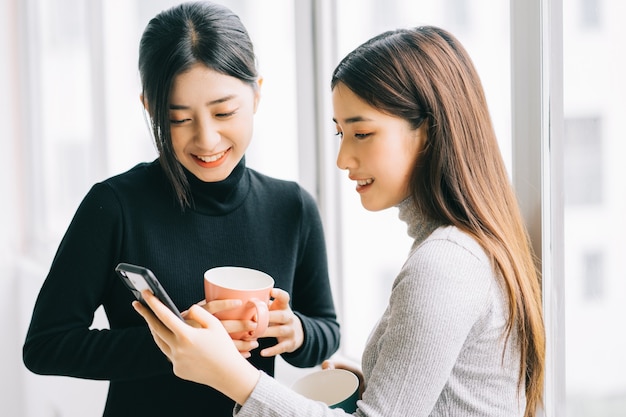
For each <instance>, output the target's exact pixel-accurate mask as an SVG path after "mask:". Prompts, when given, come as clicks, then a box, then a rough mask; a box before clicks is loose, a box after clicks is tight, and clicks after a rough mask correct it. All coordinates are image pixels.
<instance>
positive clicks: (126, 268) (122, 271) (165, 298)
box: [115, 262, 183, 320]
mask: <svg viewBox="0 0 626 417" xmlns="http://www.w3.org/2000/svg"><path fill="white" fill-rule="evenodd" d="M115 272H117V274H118V275H119V276H120V278H121V279H122V282H124V285H126V287H127V288H128V289H129V290H130V291H131V292H132V293H133V294H134V296H135V298H136V299H137V300H138V301H139V302H141V303H142V304H143V305H144V306H146V307H148V305H147V304H146V302H145V300H144V299H143V297H142V296H141V290H139V289H137V288H136V287H135V284H133V282H132V280H131V279H130V278H129V277H128V275H127V274H129V273H130V274H136V275H139V276H141V277H142V278H143V280H144V281H145V283H146V284H147V286H148V288H149V289H150V291H152V293H153V294H154V295H155V296H156V297H157V298H158V299H159V300H161V302H162V303H163V304H165V305H166V306H167V307H168V308H169V309H170V310H172V312H173V313H174V314H176V315H177V316H178V318H180V319H181V320H183V316H182V315H181V314H180V311H179V310H178V308H177V307H176V305H175V304H174V302H173V301H172V299H171V298H170V296H169V295H167V292H165V289H164V288H163V286H162V285H161V283H160V282H159V280H158V279H157V278H156V276H155V275H154V274H153V273H152V271H150V270H149V269H148V268H145V267H143V266H138V265H133V264H128V263H124V262H122V263H120V264H118V265H117V266H116V267H115ZM148 308H150V307H148Z"/></svg>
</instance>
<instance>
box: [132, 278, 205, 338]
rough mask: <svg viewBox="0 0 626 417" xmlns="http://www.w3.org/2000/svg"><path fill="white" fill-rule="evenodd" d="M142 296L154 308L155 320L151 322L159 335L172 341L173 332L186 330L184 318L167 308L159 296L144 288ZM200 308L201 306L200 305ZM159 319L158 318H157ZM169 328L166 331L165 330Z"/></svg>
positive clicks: (178, 332)
mask: <svg viewBox="0 0 626 417" xmlns="http://www.w3.org/2000/svg"><path fill="white" fill-rule="evenodd" d="M141 296H142V297H143V299H144V300H145V301H146V303H147V304H148V306H150V309H151V310H152V313H153V316H152V317H155V316H156V317H155V319H154V320H152V321H151V322H149V323H151V327H152V328H153V329H154V330H156V331H157V333H159V335H160V336H161V337H162V338H163V339H164V340H165V342H168V343H169V342H170V339H169V338H171V337H172V333H177V334H180V333H181V332H183V331H184V329H185V326H187V324H185V323H184V322H183V321H182V320H180V319H179V318H178V317H176V315H175V314H174V313H172V311H171V310H170V309H169V308H167V307H166V306H165V305H164V304H163V303H162V302H161V301H159V299H158V298H156V297H155V296H154V294H152V292H150V291H149V290H144V291H142V292H141ZM198 308H200V307H198ZM156 319H158V320H156ZM165 329H167V330H169V331H168V332H165V331H164V330H165Z"/></svg>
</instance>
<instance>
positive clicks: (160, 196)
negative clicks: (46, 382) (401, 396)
mask: <svg viewBox="0 0 626 417" xmlns="http://www.w3.org/2000/svg"><path fill="white" fill-rule="evenodd" d="M139 67H140V73H141V79H142V87H143V91H142V100H143V103H144V105H145V107H146V110H147V111H148V114H149V115H150V120H151V123H152V128H153V134H154V137H155V142H156V144H157V148H158V150H159V158H158V160H156V161H154V162H151V163H142V164H139V165H137V166H135V167H134V168H132V169H131V170H129V171H127V172H125V173H123V174H120V175H118V176H115V177H112V178H109V179H108V180H106V181H103V182H101V183H98V184H96V185H94V186H93V188H92V189H91V190H90V191H89V193H88V194H87V196H86V197H85V198H84V200H83V202H82V203H81V205H80V207H79V208H78V210H77V212H76V214H75V216H74V218H73V220H72V222H71V224H70V226H69V228H68V230H67V232H66V234H65V236H64V238H63V240H62V242H61V244H60V246H59V249H58V251H57V254H56V256H55V258H54V261H53V263H52V266H51V268H50V272H49V274H48V276H47V278H46V280H45V282H44V284H43V287H42V288H41V291H40V294H39V297H38V299H37V303H36V305H35V308H34V312H33V317H32V321H31V325H30V328H29V330H28V334H27V337H26V342H25V344H24V362H25V364H26V366H27V367H28V368H29V369H30V370H32V371H33V372H35V373H39V374H48V375H66V376H73V377H78V378H87V379H98V380H109V381H110V388H109V394H108V398H107V403H106V406H105V411H104V415H105V416H122V415H133V416H161V415H163V416H174V415H203V416H213V415H214V416H224V415H230V414H231V413H232V409H233V405H234V403H233V402H232V401H231V400H230V399H228V398H227V397H225V396H223V395H222V394H220V393H218V392H217V391H214V390H212V389H211V388H208V387H205V386H202V385H199V384H194V383H190V382H187V381H183V380H181V379H179V378H177V377H176V376H175V375H174V374H173V372H172V365H171V363H169V362H168V360H167V359H166V357H165V356H164V355H163V354H162V353H161V351H160V350H159V349H158V348H157V346H156V345H155V343H154V341H153V339H152V337H151V335H150V332H149V330H148V328H147V327H146V325H145V322H144V321H143V320H142V318H141V317H140V316H139V315H137V313H136V312H135V311H133V309H132V306H131V300H132V297H133V295H132V294H131V293H130V292H129V291H128V290H127V289H126V288H125V287H124V284H123V283H122V281H121V280H120V279H119V278H118V277H117V276H116V274H115V271H114V268H115V266H116V265H117V264H118V263H119V262H128V263H133V264H137V265H142V266H146V267H148V268H150V269H151V270H152V271H153V272H154V273H155V275H156V276H157V277H158V279H159V280H160V281H161V283H162V284H163V287H165V288H166V290H167V292H168V293H169V295H170V297H171V298H172V300H173V301H174V303H175V304H176V305H177V306H178V307H179V309H181V310H185V309H187V308H188V307H189V306H191V305H192V304H194V303H197V302H199V301H201V300H202V299H203V298H204V282H203V274H204V271H206V270H207V269H210V268H212V267H216V266H224V265H231V266H243V267H249V268H254V269H259V270H261V271H263V272H266V273H268V274H269V275H271V276H272V277H273V278H274V280H275V289H273V290H272V297H273V298H274V301H273V302H272V304H271V306H270V322H271V324H270V327H269V328H268V330H267V331H266V332H265V334H264V337H263V338H261V339H258V340H250V341H243V340H236V341H234V343H235V345H236V347H237V348H238V350H239V351H240V352H241V353H242V354H243V355H244V356H246V357H248V356H249V360H250V362H251V363H252V364H254V365H255V366H256V367H257V368H259V369H261V370H264V371H265V372H267V373H269V374H273V371H274V357H275V356H276V355H278V354H281V355H282V356H283V358H284V359H285V360H286V361H287V362H289V363H291V364H293V365H295V366H299V367H310V366H315V365H317V364H319V363H321V362H322V361H323V360H324V359H326V358H328V357H329V356H330V355H332V354H333V353H334V352H335V351H336V349H337V347H338V345H339V325H338V323H337V321H336V315H335V309H334V305H333V299H332V295H331V291H330V284H329V279H328V268H327V263H326V249H325V245H324V235H323V230H322V225H321V221H320V216H319V213H318V210H317V206H316V204H315V201H314V200H313V198H312V197H311V195H310V194H308V193H307V192H306V191H305V190H304V189H302V188H301V187H300V186H299V185H297V184H296V183H294V182H290V181H283V180H277V179H273V178H270V177H267V176H265V175H263V174H260V173H259V172H256V171H254V170H252V169H250V168H248V167H246V165H245V157H244V154H245V151H246V149H247V147H248V145H249V143H250V140H251V137H252V125H253V117H254V113H255V111H256V108H257V104H258V101H259V98H260V96H259V90H260V87H261V79H260V78H259V77H258V75H257V73H256V67H255V58H254V52H253V48H252V44H251V43H250V39H249V37H248V35H247V33H246V30H245V28H244V27H243V25H242V24H241V22H240V21H239V19H238V17H237V16H236V15H234V14H233V13H232V12H231V11H230V10H228V9H226V8H224V7H222V6H218V5H215V4H211V3H206V2H203V3H187V4H182V5H179V6H176V7H174V8H172V9H169V10H166V11H164V12H162V13H160V14H159V15H157V16H156V17H155V18H154V19H152V20H151V21H150V23H149V24H148V26H147V28H146V30H145V31H144V35H143V37H142V40H141V45H140V59H139ZM100 306H103V307H104V310H105V312H106V315H107V319H108V321H109V327H110V329H106V330H97V329H91V328H90V327H91V325H92V321H93V316H94V312H95V310H96V309H97V308H99V307H100ZM222 307H223V306H222ZM205 308H206V309H207V310H208V311H210V312H215V311H217V309H219V308H220V306H219V305H217V304H214V303H207V304H206V305H205ZM223 324H224V327H225V328H226V329H227V330H228V331H229V332H235V331H239V330H241V329H248V326H251V325H253V324H252V323H247V322H235V321H225V322H223Z"/></svg>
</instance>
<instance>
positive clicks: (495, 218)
mask: <svg viewBox="0 0 626 417" xmlns="http://www.w3.org/2000/svg"><path fill="white" fill-rule="evenodd" d="M331 87H332V94H333V108H334V119H333V120H334V122H335V124H336V126H337V134H338V136H340V138H341V146H340V150H339V154H338V157H337V165H338V167H339V168H341V169H344V170H347V171H348V174H349V177H350V179H352V180H354V181H356V191H357V192H358V193H359V195H360V198H361V203H362V205H363V207H365V208H366V209H367V210H373V211H376V210H383V209H387V208H390V207H398V208H399V217H400V219H401V220H402V221H404V222H405V223H406V224H407V230H408V233H409V235H410V236H411V237H412V238H413V239H414V243H413V246H412V248H411V249H410V252H409V255H408V258H407V260H406V262H405V264H404V266H403V267H402V269H401V271H400V273H399V274H398V277H397V278H396V280H395V282H394V284H393V288H392V292H391V296H390V299H389V304H388V307H387V309H386V311H385V312H384V314H383V316H382V317H381V319H380V321H379V323H378V324H377V326H376V327H375V328H374V330H373V332H372V334H371V336H370V338H369V340H368V342H367V346H366V348H365V351H364V353H363V358H362V369H363V374H362V377H363V381H364V390H363V393H362V397H361V399H360V401H358V402H357V405H358V409H357V410H356V412H355V415H357V416H372V417H373V416H494V417H496V416H497V417H503V416H524V417H534V416H535V415H536V410H537V408H538V407H539V406H540V405H541V395H542V388H543V372H544V360H545V335H544V326H543V318H542V311H541V292H540V277H539V274H538V272H537V269H536V266H535V263H534V258H533V254H532V250H531V247H530V244H529V239H528V235H527V232H526V230H525V228H524V224H523V221H522V217H521V215H520V211H519V208H518V204H517V201H516V198H515V195H514V192H513V190H512V187H511V185H510V182H509V178H508V175H507V172H506V169H505V166H504V163H503V160H502V157H501V155H500V151H499V149H498V143H497V140H496V137H495V133H494V130H493V127H492V124H491V120H490V116H489V112H488V108H487V103H486V100H485V96H484V92H483V89H482V86H481V83H480V79H479V77H478V74H477V73H476V70H475V69H474V66H473V64H472V62H471V59H470V58H469V56H468V55H467V53H466V51H465V50H464V48H463V47H462V46H461V44H460V43H459V42H458V41H457V40H456V38H455V37H454V36H452V35H451V34H450V33H448V32H446V31H444V30H442V29H439V28H436V27H430V26H426V27H419V28H414V29H399V30H395V31H390V32H385V33H383V34H381V35H379V36H376V37H374V38H372V39H371V40H369V41H368V42H366V43H365V44H363V45H361V46H360V47H358V48H357V49H355V50H354V51H353V52H351V53H350V54H349V55H348V56H346V58H344V59H343V61H342V62H341V63H340V64H339V65H338V66H337V68H336V69H335V72H334V73H333V78H332V82H331ZM145 297H146V299H147V301H148V304H149V305H150V306H151V307H152V309H153V311H154V312H155V314H153V313H151V312H150V311H149V310H147V309H146V308H144V307H142V306H141V305H139V304H138V303H135V304H134V305H135V308H136V309H137V310H138V311H139V312H140V314H141V315H142V316H143V317H144V318H145V319H146V320H147V322H148V324H149V325H150V328H151V329H152V333H153V337H154V339H155V341H156V343H157V345H158V346H159V347H160V348H161V350H162V351H163V352H164V353H165V354H166V355H167V357H168V358H169V359H170V360H171V361H172V363H173V366H174V372H175V373H176V374H177V375H178V376H180V377H181V378H184V379H188V380H191V381H195V382H199V383H203V384H206V385H209V386H211V387H213V388H215V389H217V390H219V391H221V392H223V393H224V394H225V395H227V396H229V397H230V398H232V399H233V400H234V401H235V402H236V403H237V405H236V406H235V409H234V415H237V416H239V417H244V416H245V417H247V416H255V417H258V416H276V417H279V416H280V417H285V416H300V417H302V416H311V417H313V416H340V415H345V414H346V413H345V412H344V411H342V410H338V409H330V408H328V407H326V406H325V405H324V404H322V403H320V402H315V401H312V400H309V399H306V398H304V397H303V396H301V395H299V394H297V393H295V392H293V391H291V390H290V389H289V388H287V387H285V386H283V385H281V384H280V383H279V382H277V381H275V380H274V379H272V378H271V377H269V376H268V375H266V374H264V373H263V372H260V371H258V370H257V369H255V368H254V367H252V366H251V365H249V364H248V363H247V362H246V361H245V360H244V359H243V358H241V356H240V355H239V353H238V351H237V349H235V348H234V346H233V345H232V342H230V340H229V337H228V335H227V333H226V331H225V330H224V328H223V327H222V326H221V325H220V322H219V321H218V320H217V319H215V318H214V317H213V316H211V315H210V314H209V313H208V312H206V311H205V310H204V309H202V308H201V307H199V306H193V307H192V308H191V309H190V310H189V311H188V312H187V317H186V318H187V320H188V321H193V322H195V323H192V324H193V326H191V325H187V324H185V323H183V322H181V321H180V320H178V319H177V318H176V317H175V316H173V315H172V314H171V313H170V312H169V311H168V310H167V309H166V308H165V307H164V306H163V305H162V304H160V303H159V302H158V301H157V300H156V299H155V298H154V297H151V296H150V295H149V294H145ZM194 326H195V327H194ZM198 326H199V327H198Z"/></svg>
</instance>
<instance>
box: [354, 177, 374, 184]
mask: <svg viewBox="0 0 626 417" xmlns="http://www.w3.org/2000/svg"><path fill="white" fill-rule="evenodd" d="M373 182H374V180H373V179H371V178H368V179H366V180H356V183H357V184H359V185H368V184H371V183H373Z"/></svg>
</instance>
